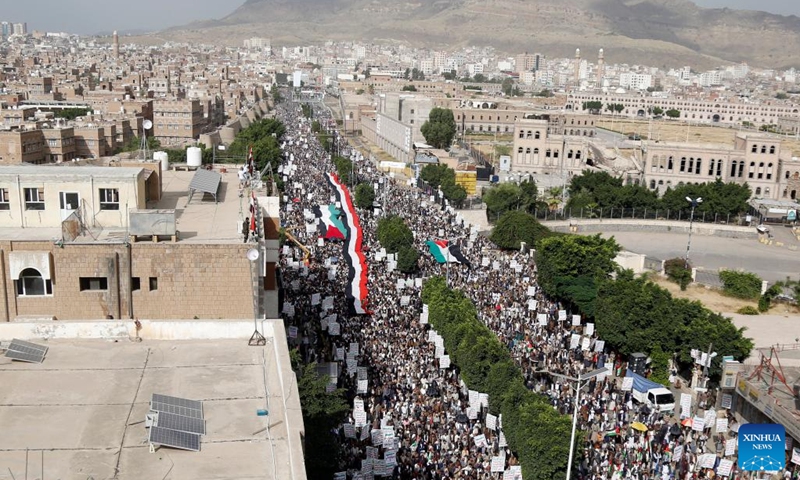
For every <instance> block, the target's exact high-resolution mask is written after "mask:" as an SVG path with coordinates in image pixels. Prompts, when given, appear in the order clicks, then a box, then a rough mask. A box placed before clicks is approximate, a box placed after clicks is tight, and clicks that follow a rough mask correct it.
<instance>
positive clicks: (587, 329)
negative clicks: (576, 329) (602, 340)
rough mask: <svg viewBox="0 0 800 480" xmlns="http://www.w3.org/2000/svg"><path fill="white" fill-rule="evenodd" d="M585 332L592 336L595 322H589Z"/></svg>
mask: <svg viewBox="0 0 800 480" xmlns="http://www.w3.org/2000/svg"><path fill="white" fill-rule="evenodd" d="M585 332H586V335H589V336H592V335H593V334H594V323H587V324H586V330H585Z"/></svg>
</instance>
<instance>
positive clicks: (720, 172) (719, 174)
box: [717, 159, 723, 177]
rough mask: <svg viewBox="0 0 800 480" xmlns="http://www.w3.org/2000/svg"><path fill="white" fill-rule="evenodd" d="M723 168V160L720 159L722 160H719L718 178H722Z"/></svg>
mask: <svg viewBox="0 0 800 480" xmlns="http://www.w3.org/2000/svg"><path fill="white" fill-rule="evenodd" d="M722 168H723V166H722V160H721V159H720V160H717V176H718V177H721V176H722Z"/></svg>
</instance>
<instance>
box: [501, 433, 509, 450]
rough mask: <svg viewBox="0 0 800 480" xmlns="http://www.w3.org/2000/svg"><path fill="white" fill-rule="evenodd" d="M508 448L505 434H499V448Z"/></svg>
mask: <svg viewBox="0 0 800 480" xmlns="http://www.w3.org/2000/svg"><path fill="white" fill-rule="evenodd" d="M507 446H508V441H506V434H505V433H503V432H500V448H505V447H507Z"/></svg>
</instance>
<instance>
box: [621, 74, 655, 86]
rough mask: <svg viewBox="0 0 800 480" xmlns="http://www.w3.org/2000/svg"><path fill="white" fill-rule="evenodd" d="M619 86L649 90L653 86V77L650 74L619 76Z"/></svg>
mask: <svg viewBox="0 0 800 480" xmlns="http://www.w3.org/2000/svg"><path fill="white" fill-rule="evenodd" d="M619 86H620V87H623V88H630V89H632V90H647V89H648V88H650V87H652V86H653V76H652V75H650V74H649V73H633V72H625V73H621V74H620V76H619Z"/></svg>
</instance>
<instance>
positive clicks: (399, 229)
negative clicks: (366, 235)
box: [376, 215, 414, 253]
mask: <svg viewBox="0 0 800 480" xmlns="http://www.w3.org/2000/svg"><path fill="white" fill-rule="evenodd" d="M376 233H377V236H378V241H379V242H381V246H382V247H383V248H385V249H386V251H387V252H388V253H397V252H399V251H400V249H402V248H403V247H410V246H411V245H413V244H414V234H413V233H412V232H411V229H410V228H408V226H407V225H406V224H405V222H404V221H403V219H402V218H400V217H398V216H395V215H393V216H390V217H384V218H381V219H380V220H379V221H378V229H377V231H376Z"/></svg>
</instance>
